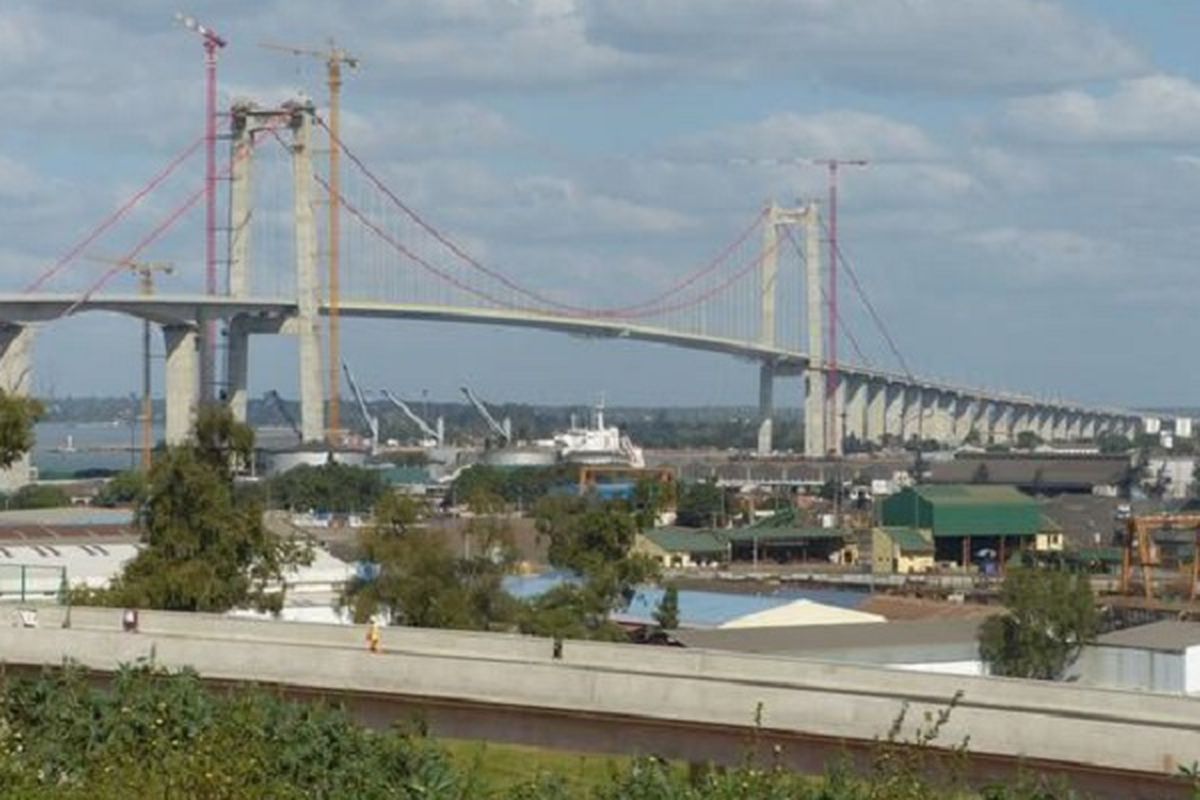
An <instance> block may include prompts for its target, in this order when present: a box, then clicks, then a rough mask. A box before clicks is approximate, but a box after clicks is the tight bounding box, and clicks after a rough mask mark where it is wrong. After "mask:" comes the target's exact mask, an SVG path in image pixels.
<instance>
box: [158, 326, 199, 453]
mask: <svg viewBox="0 0 1200 800" xmlns="http://www.w3.org/2000/svg"><path fill="white" fill-rule="evenodd" d="M198 340H199V336H197V333H196V326H194V325H168V326H166V327H164V328H163V342H164V343H165V345H166V351H167V363H166V369H165V379H166V384H167V386H166V394H167V419H166V431H165V439H166V442H167V444H168V445H179V444H183V443H184V442H186V441H187V440H188V437H189V436H191V434H192V426H193V425H194V424H195V422H196V404H197V402H198V400H199V386H198V381H197V373H196V370H197V360H198V356H199V353H198V350H197V346H198V344H199V341H198Z"/></svg>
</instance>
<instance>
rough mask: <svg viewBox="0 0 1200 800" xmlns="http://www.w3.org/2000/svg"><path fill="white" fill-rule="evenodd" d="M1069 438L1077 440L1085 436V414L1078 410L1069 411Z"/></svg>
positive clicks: (1067, 423) (1073, 440)
mask: <svg viewBox="0 0 1200 800" xmlns="http://www.w3.org/2000/svg"><path fill="white" fill-rule="evenodd" d="M1066 426H1067V439H1069V440H1071V441H1072V442H1077V441H1079V440H1080V439H1082V438H1083V414H1081V413H1079V412H1078V411H1068V412H1067V422H1066Z"/></svg>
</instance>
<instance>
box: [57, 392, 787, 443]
mask: <svg viewBox="0 0 1200 800" xmlns="http://www.w3.org/2000/svg"><path fill="white" fill-rule="evenodd" d="M284 405H285V406H286V407H287V410H288V413H289V414H291V415H292V418H293V419H299V416H300V404H299V403H298V402H296V401H291V400H285V401H284ZM344 405H345V401H344ZM411 405H412V408H413V410H414V411H415V412H416V413H417V414H419V415H421V416H422V417H424V418H425V419H426V421H428V422H429V424H430V425H434V424H435V420H436V418H437V417H439V416H440V417H443V418H445V425H446V436H447V438H448V439H449V441H450V442H457V443H468V442H478V441H479V440H481V439H483V438H484V437H485V436H486V435H487V433H488V432H487V429H486V427H485V426H484V423H483V421H482V420H481V419H480V418H479V416H478V415H477V414H476V413H475V411H474V410H473V409H472V408H470V407H469V406H467V405H466V404H464V403H445V402H432V401H430V402H428V403H426V402H424V401H420V400H413V401H411ZM489 408H490V409H491V411H492V413H493V415H495V416H496V417H497V418H498V419H503V418H505V417H507V418H509V419H510V420H511V421H512V430H513V434H514V435H515V436H516V437H517V438H518V439H541V438H547V437H549V436H551V435H552V434H553V433H554V432H555V431H559V430H562V429H564V428H565V427H567V426H568V425H569V424H570V422H571V417H572V415H574V417H575V420H576V422H577V423H578V424H580V425H584V424H586V423H587V421H588V419H589V416H590V414H591V413H592V409H591V408H589V407H587V406H547V405H527V404H522V403H498V404H496V405H491V406H489ZM371 412H372V413H373V414H377V415H379V417H380V435H381V436H382V437H383V438H385V439H397V440H399V441H401V442H415V441H417V440H418V439H420V438H421V435H420V432H419V431H418V430H417V429H416V428H415V426H414V425H413V424H412V423H411V422H410V421H409V420H408V419H407V418H405V417H404V416H403V415H402V414H401V413H400V412H399V411H398V410H397V409H395V408H392V407H391V406H389V405H385V404H383V403H372V404H371ZM138 413H140V409H139V408H137V407H135V403H134V401H133V400H132V399H131V398H128V397H65V398H53V399H48V400H47V401H46V416H45V421H46V422H76V423H84V422H111V421H113V420H128V419H130V416H131V415H136V414H138ZM756 413H757V412H756V410H755V409H753V408H750V407H747V406H726V407H720V406H697V407H684V408H668V407H624V408H622V407H614V408H609V409H607V410H606V411H605V421H606V423H607V424H609V425H617V426H619V427H621V428H622V430H624V431H625V432H626V433H628V434H629V436H630V438H632V439H633V441H634V443H636V444H638V445H641V446H644V447H721V448H728V447H738V448H747V447H753V446H754V444H755V442H756V441H757V437H758V420H757V419H756ZM162 414H163V408H162V402H161V401H158V402H156V404H155V416H156V417H157V418H158V419H162ZM343 414H344V415H347V417H346V418H347V423H348V424H349V425H351V426H359V427H362V428H364V430H365V426H363V425H362V420H361V419H360V417H359V414H358V411H357V409H354V408H353V407H352V406H351V407H350V408H343ZM249 417H250V423H251V424H252V425H255V426H272V427H286V426H287V425H288V422H287V420H286V419H285V418H284V417H283V415H282V414H281V413H280V411H279V409H278V407H277V406H276V405H275V404H274V403H272V402H270V401H267V400H263V399H261V398H258V399H251V400H250V404H249ZM799 419H800V417H799V412H798V410H796V409H781V410H779V411H778V412H777V414H776V419H775V446H776V447H778V448H782V449H787V448H799V447H800V444H801V439H800V435H801V433H800V425H799Z"/></svg>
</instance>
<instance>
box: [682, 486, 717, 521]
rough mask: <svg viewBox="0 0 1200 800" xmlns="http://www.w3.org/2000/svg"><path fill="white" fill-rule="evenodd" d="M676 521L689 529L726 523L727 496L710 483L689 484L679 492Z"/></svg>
mask: <svg viewBox="0 0 1200 800" xmlns="http://www.w3.org/2000/svg"><path fill="white" fill-rule="evenodd" d="M675 521H676V522H677V523H678V524H680V525H682V526H684V527H687V528H704V527H707V526H710V525H723V524H724V523H725V494H724V492H723V491H722V489H721V487H720V486H717V485H716V484H715V483H710V482H708V481H701V482H697V483H689V484H687V485H686V486H684V487H683V489H681V490H680V492H679V505H678V507H677V508H676V512H675Z"/></svg>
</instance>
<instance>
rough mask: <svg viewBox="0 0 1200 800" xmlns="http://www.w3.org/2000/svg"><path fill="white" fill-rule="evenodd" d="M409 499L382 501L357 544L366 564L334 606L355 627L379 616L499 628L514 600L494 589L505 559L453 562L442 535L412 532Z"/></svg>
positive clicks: (482, 553)
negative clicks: (350, 615)
mask: <svg viewBox="0 0 1200 800" xmlns="http://www.w3.org/2000/svg"><path fill="white" fill-rule="evenodd" d="M415 512H416V508H415V505H414V504H413V502H412V500H411V499H409V498H406V497H397V496H395V495H388V496H385V497H384V498H383V499H382V500H381V501H380V502H379V504H378V505H377V506H376V508H375V514H374V517H375V522H374V524H373V525H372V526H371V527H370V528H368V529H367V530H366V531H365V532H364V533H363V534H362V536H361V537H360V539H359V547H360V551H361V552H360V556H361V558H362V559H363V561H365V562H367V563H368V564H369V565H370V568H369V569H368V570H367V572H366V574H364V575H362V576H361V577H358V578H356V579H354V580H353V581H351V582H350V584H349V585H348V586H347V587H346V590H345V592H344V593H343V594H342V598H341V601H340V602H341V603H342V605H343V606H348V607H349V608H350V609H351V610H352V613H353V616H354V619H355V621H357V622H365V621H367V620H368V619H370V618H371V617H373V616H375V615H377V614H382V615H384V616H385V617H386V618H387V619H388V621H389V622H392V623H394V624H398V625H411V626H413V627H419V628H457V629H463V630H488V629H493V628H498V627H505V626H507V625H509V624H510V621H511V619H512V618H513V616H514V614H515V605H516V603H515V601H514V600H513V599H512V598H511V597H509V596H508V595H507V594H506V593H505V592H504V590H503V586H502V585H501V582H502V580H503V578H504V573H505V570H506V567H507V560H505V559H500V560H494V559H493V558H492V557H491V556H492V553H493V552H494V551H493V548H492V547H491V546H490V544H491V543H490V542H489V543H488V546H484V545H482V544H481V545H480V547H479V553H477V554H476V555H474V556H472V557H469V558H459V557H458V556H456V555H455V554H454V553H453V552H451V550H450V548H449V547H448V546H447V544H446V539H445V535H444V534H443V532H441V531H432V530H428V529H425V528H422V527H419V526H418V525H417V522H418V517H417V514H416V513H415Z"/></svg>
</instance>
